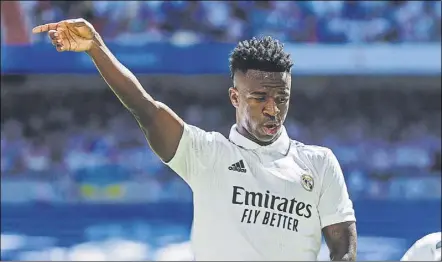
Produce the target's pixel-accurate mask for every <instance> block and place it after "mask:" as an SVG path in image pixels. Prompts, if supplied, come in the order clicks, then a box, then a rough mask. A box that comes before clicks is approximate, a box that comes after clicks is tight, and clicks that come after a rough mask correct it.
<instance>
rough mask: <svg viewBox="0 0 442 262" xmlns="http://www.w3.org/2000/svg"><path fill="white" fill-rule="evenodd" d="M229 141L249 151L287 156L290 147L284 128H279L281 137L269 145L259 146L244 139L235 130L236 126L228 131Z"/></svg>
mask: <svg viewBox="0 0 442 262" xmlns="http://www.w3.org/2000/svg"><path fill="white" fill-rule="evenodd" d="M229 140H230V141H231V142H233V143H234V144H236V145H237V146H240V147H243V148H245V149H249V150H257V149H259V150H263V151H276V152H279V153H281V154H284V155H285V154H287V151H288V150H289V147H290V138H289V136H288V135H287V131H286V129H285V127H284V126H282V127H281V135H280V136H279V138H278V139H277V140H276V141H275V142H273V143H272V144H270V145H267V146H261V145H258V144H257V143H255V142H253V141H252V140H250V139H248V138H246V137H244V136H243V135H241V134H240V133H238V131H237V130H236V124H234V125H233V126H232V128H231V129H230V135H229Z"/></svg>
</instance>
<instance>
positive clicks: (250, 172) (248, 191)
mask: <svg viewBox="0 0 442 262" xmlns="http://www.w3.org/2000/svg"><path fill="white" fill-rule="evenodd" d="M167 164H168V165H169V166H170V167H171V168H172V169H173V170H174V171H175V172H176V173H177V174H179V175H180V176H181V177H182V178H183V179H184V180H185V181H186V182H187V183H188V184H189V185H190V187H191V189H192V191H193V202H194V219H193V228H192V236H191V242H192V250H193V253H194V256H195V260H286V261H287V260H316V259H317V256H318V253H319V250H320V248H321V229H322V228H323V227H326V226H328V225H332V224H336V223H341V222H345V221H355V214H354V210H353V204H352V202H351V200H350V199H349V196H348V192H347V187H346V184H345V181H344V177H343V174H342V171H341V168H340V166H339V163H338V161H337V159H336V157H335V156H334V154H333V153H332V151H331V150H330V149H327V148H324V147H319V146H309V145H304V144H302V143H299V142H296V141H292V140H290V138H289V137H288V135H287V132H286V130H285V128H282V134H281V136H280V137H279V138H278V139H277V140H276V141H275V142H274V143H272V144H271V145H268V146H260V145H258V144H256V143H254V142H252V141H251V140H249V139H247V138H245V137H244V136H242V135H241V134H239V133H238V132H237V131H236V126H233V127H232V129H231V131H230V136H229V139H227V138H225V137H224V136H223V135H221V134H220V133H216V132H205V131H203V130H201V129H199V128H197V127H195V126H191V125H185V127H184V132H183V135H182V138H181V141H180V143H179V146H178V149H177V152H176V154H175V156H174V157H173V159H172V160H171V161H170V162H168V163H167Z"/></svg>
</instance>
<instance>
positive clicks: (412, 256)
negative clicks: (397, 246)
mask: <svg viewBox="0 0 442 262" xmlns="http://www.w3.org/2000/svg"><path fill="white" fill-rule="evenodd" d="M441 235H442V234H441V232H437V233H432V234H428V235H426V236H424V237H423V238H421V239H419V240H418V241H416V243H414V244H413V245H412V246H411V247H410V249H408V251H407V252H406V253H405V255H404V256H403V257H402V259H401V261H441V251H440V250H441Z"/></svg>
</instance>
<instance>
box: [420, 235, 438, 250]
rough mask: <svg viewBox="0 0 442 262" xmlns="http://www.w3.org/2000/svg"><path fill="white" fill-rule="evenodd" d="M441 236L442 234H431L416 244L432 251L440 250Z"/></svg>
mask: <svg viewBox="0 0 442 262" xmlns="http://www.w3.org/2000/svg"><path fill="white" fill-rule="evenodd" d="M441 236H442V233H441V232H435V233H431V234H428V235H426V236H424V237H422V238H421V239H419V240H418V241H417V242H416V244H417V245H419V246H422V247H423V246H429V247H431V248H432V249H438V248H441V246H440V245H441Z"/></svg>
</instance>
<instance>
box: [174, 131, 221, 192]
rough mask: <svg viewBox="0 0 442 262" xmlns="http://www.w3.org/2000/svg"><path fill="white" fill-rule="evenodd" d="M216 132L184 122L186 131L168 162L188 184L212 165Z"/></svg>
mask: <svg viewBox="0 0 442 262" xmlns="http://www.w3.org/2000/svg"><path fill="white" fill-rule="evenodd" d="M214 142H215V134H214V133H210V132H206V131H204V130H202V129H200V128H198V127H195V126H192V125H188V124H184V131H183V134H182V136H181V139H180V143H179V145H178V148H177V151H176V152H175V155H174V156H173V158H172V159H171V160H170V161H169V162H167V163H166V165H168V166H169V167H170V168H171V169H172V170H173V171H175V172H176V173H177V174H178V175H179V176H181V177H182V178H183V179H184V181H186V183H187V184H189V185H190V186H192V181H193V180H195V179H197V176H199V175H200V174H201V173H202V172H203V171H204V170H205V169H206V168H207V167H210V166H211V163H212V161H213V159H211V158H212V157H211V156H213V154H212V152H213V150H215V143H214Z"/></svg>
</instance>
